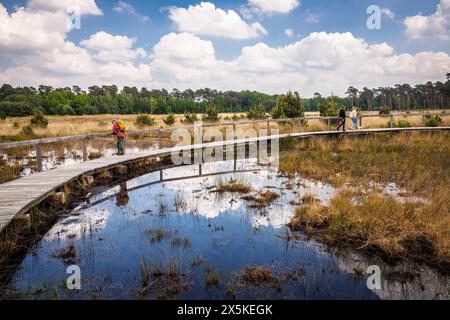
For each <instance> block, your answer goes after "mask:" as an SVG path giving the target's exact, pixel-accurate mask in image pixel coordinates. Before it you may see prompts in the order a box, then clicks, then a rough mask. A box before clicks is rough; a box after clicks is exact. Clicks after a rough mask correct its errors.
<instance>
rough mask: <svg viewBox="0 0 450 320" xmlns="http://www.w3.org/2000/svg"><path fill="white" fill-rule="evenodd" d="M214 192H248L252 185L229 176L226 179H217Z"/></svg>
mask: <svg viewBox="0 0 450 320" xmlns="http://www.w3.org/2000/svg"><path fill="white" fill-rule="evenodd" d="M215 191H216V192H219V193H224V192H235V193H249V192H251V191H252V186H251V185H250V184H248V183H246V182H244V181H239V180H236V179H233V178H230V179H229V180H227V181H224V180H222V179H219V180H218V181H217V183H216V190H215Z"/></svg>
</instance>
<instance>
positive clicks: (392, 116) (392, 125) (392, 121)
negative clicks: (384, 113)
mask: <svg viewBox="0 0 450 320" xmlns="http://www.w3.org/2000/svg"><path fill="white" fill-rule="evenodd" d="M389 119H390V120H389V127H391V128H393V127H394V115H393V114H391V115H390V116H389Z"/></svg>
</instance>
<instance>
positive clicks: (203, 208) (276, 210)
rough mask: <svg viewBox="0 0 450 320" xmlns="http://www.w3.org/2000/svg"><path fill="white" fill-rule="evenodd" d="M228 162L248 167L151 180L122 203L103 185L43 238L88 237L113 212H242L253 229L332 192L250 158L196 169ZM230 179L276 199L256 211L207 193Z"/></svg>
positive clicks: (170, 172) (176, 171)
mask: <svg viewBox="0 0 450 320" xmlns="http://www.w3.org/2000/svg"><path fill="white" fill-rule="evenodd" d="M234 166H236V169H237V170H250V171H249V172H235V173H227V174H218V175H210V176H198V177H194V178H189V179H184V180H173V181H164V182H162V183H155V184H152V185H150V186H147V187H143V188H139V189H135V190H133V191H129V193H128V195H129V202H128V204H127V205H126V206H123V207H117V206H116V205H115V197H116V195H117V194H118V193H119V192H120V186H116V187H114V188H110V189H107V190H105V191H103V192H101V193H99V194H97V195H94V196H92V197H91V198H90V199H89V203H95V202H96V201H99V200H101V199H106V201H103V202H99V203H98V204H96V205H94V206H92V207H90V206H89V205H88V204H83V205H80V206H79V207H77V208H76V209H75V210H74V211H73V214H74V216H75V217H76V218H77V220H74V221H72V222H71V220H70V219H73V216H72V217H68V218H65V219H63V220H61V221H60V222H58V223H57V224H56V225H55V226H54V227H53V228H52V229H51V230H50V231H49V233H48V237H50V238H55V237H59V238H61V237H65V236H72V237H73V236H75V237H77V238H79V237H81V236H86V235H89V234H90V232H91V231H92V230H93V229H100V228H104V227H105V226H106V224H107V221H108V219H109V218H110V217H111V216H112V214H113V213H123V214H126V215H127V219H129V220H130V221H133V220H134V219H136V218H138V217H139V216H141V215H142V214H152V215H159V214H168V213H169V214H174V213H177V214H196V215H201V216H203V217H206V218H210V219H212V218H216V217H218V216H219V215H221V214H224V213H229V214H246V216H247V217H249V219H250V220H251V224H252V226H253V227H254V228H258V227H261V226H266V227H282V226H285V225H286V224H287V223H289V221H290V220H291V218H292V216H293V215H294V212H295V206H293V205H291V204H290V202H291V201H293V200H296V201H298V200H299V199H301V198H302V197H303V196H305V195H307V194H314V196H315V197H316V198H317V199H319V200H320V201H322V202H323V203H324V204H327V203H328V202H329V201H330V199H331V197H332V195H333V192H334V189H333V188H332V187H331V186H329V185H326V184H323V183H320V182H314V181H311V180H306V179H301V178H295V179H288V178H286V177H281V176H279V175H278V172H276V171H270V170H266V169H264V170H261V166H259V165H258V163H257V161H256V160H255V159H246V160H238V161H237V162H236V164H235V163H234V162H233V161H221V162H212V163H206V164H203V165H202V173H203V174H211V173H215V172H226V171H233V168H234ZM253 170H254V171H253ZM199 172H200V171H199V166H198V165H190V166H183V167H175V168H168V169H165V170H164V171H163V179H165V180H167V179H174V178H182V177H190V176H195V175H198V174H199ZM159 177H160V173H159V171H157V172H152V173H149V174H146V175H143V176H140V177H137V178H134V179H131V180H130V181H128V182H127V188H128V189H130V188H134V187H138V186H141V185H145V184H148V183H152V182H158V181H159ZM231 178H233V179H236V180H237V181H243V182H245V183H248V184H250V185H251V186H252V187H253V190H254V191H253V192H252V194H256V193H257V192H259V191H261V190H272V191H274V192H277V193H279V194H280V198H278V199H276V200H275V201H274V203H272V204H271V205H269V206H268V207H266V208H261V209H256V208H249V207H248V206H249V205H250V204H251V203H249V202H247V201H245V200H242V199H241V197H242V196H243V194H235V193H216V192H212V191H213V190H214V188H215V186H216V184H217V183H218V181H228V180H230V179H231ZM287 183H290V184H292V186H293V187H292V190H287V189H286V188H285V185H286V184H287ZM161 211H164V212H161ZM99 221H100V222H99Z"/></svg>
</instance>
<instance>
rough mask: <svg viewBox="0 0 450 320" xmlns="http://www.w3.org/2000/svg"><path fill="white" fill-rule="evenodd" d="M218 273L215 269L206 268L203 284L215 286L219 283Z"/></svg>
mask: <svg viewBox="0 0 450 320" xmlns="http://www.w3.org/2000/svg"><path fill="white" fill-rule="evenodd" d="M219 279H220V274H219V272H218V271H217V270H214V269H211V268H206V269H205V274H204V280H205V285H206V286H207V287H211V286H214V287H217V286H218V285H219Z"/></svg>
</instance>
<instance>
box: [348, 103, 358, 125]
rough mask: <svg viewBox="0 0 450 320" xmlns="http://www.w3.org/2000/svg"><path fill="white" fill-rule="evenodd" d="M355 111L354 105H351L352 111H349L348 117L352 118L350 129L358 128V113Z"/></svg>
mask: <svg viewBox="0 0 450 320" xmlns="http://www.w3.org/2000/svg"><path fill="white" fill-rule="evenodd" d="M356 111H357V109H356V107H353V109H352V112H350V118H351V119H352V130H356V129H358V113H357V112H356Z"/></svg>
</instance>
